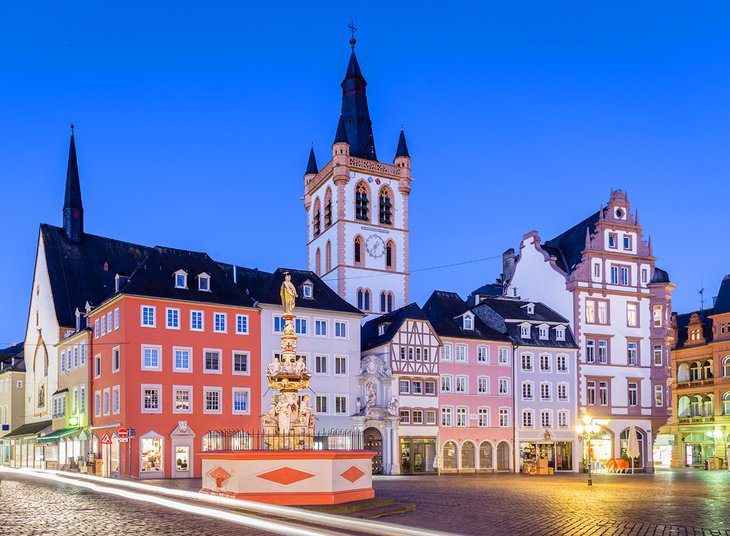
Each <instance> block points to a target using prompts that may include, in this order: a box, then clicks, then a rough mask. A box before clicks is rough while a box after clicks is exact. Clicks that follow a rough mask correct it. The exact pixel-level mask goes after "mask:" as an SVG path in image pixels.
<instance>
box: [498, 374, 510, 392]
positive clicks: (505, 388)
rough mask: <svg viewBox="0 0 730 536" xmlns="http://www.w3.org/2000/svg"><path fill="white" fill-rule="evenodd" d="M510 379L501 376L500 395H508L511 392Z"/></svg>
mask: <svg viewBox="0 0 730 536" xmlns="http://www.w3.org/2000/svg"><path fill="white" fill-rule="evenodd" d="M509 384H510V379H509V378H499V395H500V396H507V395H509V394H510V392H511V389H510V388H509Z"/></svg>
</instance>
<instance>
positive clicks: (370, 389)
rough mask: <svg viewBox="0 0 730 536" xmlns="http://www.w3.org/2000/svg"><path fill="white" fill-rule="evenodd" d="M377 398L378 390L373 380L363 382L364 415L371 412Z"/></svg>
mask: <svg viewBox="0 0 730 536" xmlns="http://www.w3.org/2000/svg"><path fill="white" fill-rule="evenodd" d="M377 399H378V392H377V391H376V390H375V382H374V381H373V380H368V381H367V383H366V384H365V409H364V410H363V414H364V415H368V414H370V412H372V410H373V408H375V403H376V402H377Z"/></svg>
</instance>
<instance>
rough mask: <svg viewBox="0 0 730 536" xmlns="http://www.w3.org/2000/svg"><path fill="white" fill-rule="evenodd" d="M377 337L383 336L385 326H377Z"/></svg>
mask: <svg viewBox="0 0 730 536" xmlns="http://www.w3.org/2000/svg"><path fill="white" fill-rule="evenodd" d="M378 335H385V324H380V325H379V326H378Z"/></svg>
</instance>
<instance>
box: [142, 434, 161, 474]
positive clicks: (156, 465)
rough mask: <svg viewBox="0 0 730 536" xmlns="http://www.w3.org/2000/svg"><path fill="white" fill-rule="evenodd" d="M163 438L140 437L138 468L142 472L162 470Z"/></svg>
mask: <svg viewBox="0 0 730 536" xmlns="http://www.w3.org/2000/svg"><path fill="white" fill-rule="evenodd" d="M162 453H163V439H162V438H161V437H143V438H141V439H140V457H141V459H140V470H141V471H142V472H143V473H153V472H162V471H163V469H162V467H163V466H162Z"/></svg>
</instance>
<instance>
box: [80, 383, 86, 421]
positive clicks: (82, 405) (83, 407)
mask: <svg viewBox="0 0 730 536" xmlns="http://www.w3.org/2000/svg"><path fill="white" fill-rule="evenodd" d="M79 413H81V414H82V415H83V414H85V413H86V386H85V385H82V386H81V387H79Z"/></svg>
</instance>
